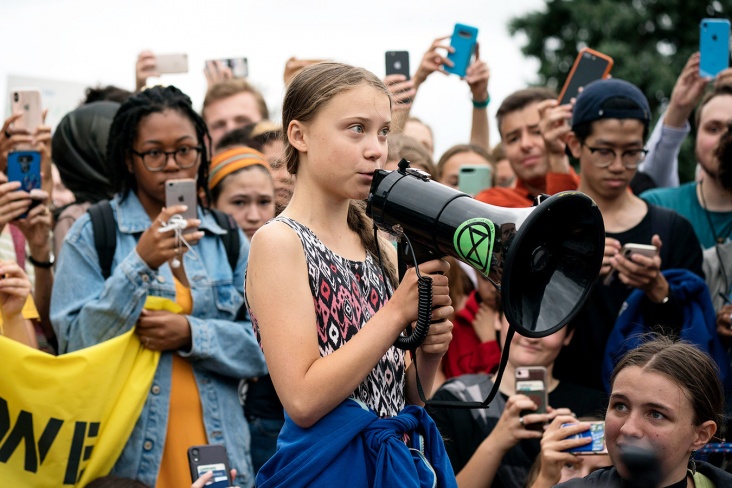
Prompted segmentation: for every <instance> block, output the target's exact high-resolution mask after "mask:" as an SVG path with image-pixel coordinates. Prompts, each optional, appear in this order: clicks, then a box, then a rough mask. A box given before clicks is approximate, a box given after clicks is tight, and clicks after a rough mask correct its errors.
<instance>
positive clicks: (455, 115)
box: [0, 0, 544, 160]
mask: <svg viewBox="0 0 732 488" xmlns="http://www.w3.org/2000/svg"><path fill="white" fill-rule="evenodd" d="M543 5H544V2H543V0H520V1H517V2H498V1H486V0H460V1H458V2H445V1H438V0H421V1H414V0H409V1H401V2H400V1H386V0H372V1H371V2H343V1H335V0H308V1H298V2H295V1H292V0H288V1H286V0H269V1H261V2H252V1H249V0H246V1H245V0H207V1H206V2H201V1H199V0H176V1H162V0H126V1H125V2H101V1H99V0H3V1H2V3H1V4H0V18H3V19H5V22H3V27H2V29H0V40H2V45H3V46H5V47H6V48H5V49H4V52H3V55H2V62H0V83H2V84H3V85H5V88H6V90H5V91H6V92H7V91H8V90H9V89H11V88H13V87H9V86H8V83H7V80H8V77H9V76H12V77H16V78H17V77H29V78H43V79H54V80H59V81H65V82H74V83H76V84H79V83H80V84H84V85H88V86H94V85H97V84H101V85H108V84H112V85H117V86H120V87H122V88H126V89H130V90H131V89H133V88H134V66H135V61H136V59H137V54H138V53H139V52H140V51H142V50H145V49H150V50H152V51H153V52H156V53H159V54H163V53H187V54H188V59H189V73H187V74H179V75H165V76H164V77H162V78H161V79H160V81H161V82H163V83H166V84H173V85H176V86H178V87H179V88H180V89H181V90H183V91H184V92H186V93H187V94H188V95H189V96H190V97H191V99H192V100H193V103H194V106H195V107H196V108H200V106H201V103H202V101H203V96H204V94H205V90H206V81H205V78H204V76H203V65H204V62H205V60H206V59H211V58H227V57H247V58H248V61H249V73H250V76H249V80H250V81H251V82H252V83H253V84H254V85H255V86H257V87H258V88H259V89H261V90H262V92H263V94H264V96H265V99H266V101H267V103H268V105H269V108H270V112H271V113H272V118H273V119H274V120H279V118H280V115H279V110H280V108H281V99H282V96H283V94H284V84H283V81H282V72H283V69H284V65H285V61H286V60H287V59H288V58H289V57H291V56H295V57H298V58H316V59H323V58H327V59H332V60H335V61H341V62H346V63H350V64H353V65H357V66H362V67H364V68H366V69H369V70H371V71H373V72H374V73H375V74H377V75H378V76H379V77H383V76H384V53H385V52H386V51H409V53H410V62H411V71H412V73H414V71H415V69H416V68H417V66H418V64H419V61H420V60H421V58H422V55H423V54H424V52H425V51H426V50H427V49H428V48H429V46H430V44H431V43H432V41H433V40H434V39H436V38H437V37H442V36H448V35H450V34H451V33H452V30H453V26H454V24H455V23H458V22H459V23H463V24H468V25H472V26H475V27H477V28H478V29H479V34H478V42H479V43H480V53H481V58H483V59H485V60H486V62H487V63H488V65H489V67H490V70H491V79H490V83H489V92H490V96H491V104H490V106H489V107H488V110H489V115H490V125H491V145H493V144H495V143H497V142H498V133H497V131H496V129H495V127H494V125H495V124H494V116H495V111H496V109H497V107H498V105H499V104H500V101H501V100H502V99H503V98H504V97H505V96H507V95H508V94H510V93H511V92H512V91H514V90H517V89H519V88H523V87H525V86H527V85H528V84H529V83H531V82H534V81H536V71H537V69H538V62H537V61H535V60H532V59H528V58H525V57H524V56H523V55H522V54H521V51H520V48H521V46H522V45H523V44H524V42H525V39H524V38H523V37H522V36H515V37H511V36H509V34H508V30H507V28H506V26H507V24H508V20H509V19H510V18H512V17H513V16H516V15H521V14H524V13H526V12H529V11H533V10H540V9H542V8H543ZM446 42H449V41H446ZM72 86H76V85H72ZM8 99H9V97H8V96H7V95H6V96H3V97H0V113H2V114H7V110H8V103H7V101H8ZM68 103H69V104H70V105H69V106H70V107H71V106H73V105H74V104H75V103H76V101H69V102H68ZM471 110H472V106H471V103H470V91H469V89H468V86H467V83H465V82H464V81H462V80H460V79H459V78H458V77H457V76H455V75H449V76H445V75H442V74H440V73H434V74H433V75H431V76H430V77H429V78H428V80H427V81H426V82H425V83H424V84H423V85H422V86H421V87H420V91H419V93H418V96H417V99H416V100H415V103H414V105H413V107H412V115H414V116H417V117H419V118H421V119H422V120H424V121H425V122H426V123H428V124H429V125H430V126H431V127H432V129H433V132H434V133H435V160H437V159H438V158H439V155H440V154H441V153H442V152H444V151H445V150H446V149H447V148H449V147H450V146H452V145H454V144H459V143H465V142H467V141H468V139H469V136H470V116H471ZM51 122H54V121H51Z"/></svg>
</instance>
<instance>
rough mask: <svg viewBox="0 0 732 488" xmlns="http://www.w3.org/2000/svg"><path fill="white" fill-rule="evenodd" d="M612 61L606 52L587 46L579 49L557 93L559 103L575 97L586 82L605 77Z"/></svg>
mask: <svg viewBox="0 0 732 488" xmlns="http://www.w3.org/2000/svg"><path fill="white" fill-rule="evenodd" d="M613 63H614V61H613V58H611V57H610V56H608V55H607V54H603V53H601V52H599V51H595V50H594V49H590V48H587V47H586V48H583V49H581V50H580V52H579V53H578V54H577V57H576V58H575V60H574V64H573V65H572V69H571V70H570V71H569V75H568V76H567V79H566V81H565V82H564V86H563V87H562V91H561V92H560V94H559V105H564V104H567V103H569V102H570V101H571V100H572V99H573V98H576V97H577V95H579V92H580V88H582V87H583V86H585V85H587V84H588V83H591V82H593V81H596V80H601V79H604V78H607V77H608V75H609V74H610V70H612V68H613Z"/></svg>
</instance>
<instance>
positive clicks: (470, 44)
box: [445, 24, 478, 76]
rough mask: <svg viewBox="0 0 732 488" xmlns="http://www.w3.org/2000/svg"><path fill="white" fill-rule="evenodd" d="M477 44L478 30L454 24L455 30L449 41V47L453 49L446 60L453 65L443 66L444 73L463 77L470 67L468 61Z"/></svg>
mask: <svg viewBox="0 0 732 488" xmlns="http://www.w3.org/2000/svg"><path fill="white" fill-rule="evenodd" d="M477 42H478V28H477V27H471V26H469V25H464V24H455V30H454V31H453V33H452V39H450V46H452V47H453V48H454V49H455V52H451V53H449V54H448V55H447V59H449V60H450V61H452V62H453V63H454V64H453V66H452V67H450V66H447V65H445V71H446V72H448V73H453V74H455V75H458V76H465V72H466V71H467V69H468V66H470V59H471V58H472V57H473V53H474V52H475V44H476V43H477Z"/></svg>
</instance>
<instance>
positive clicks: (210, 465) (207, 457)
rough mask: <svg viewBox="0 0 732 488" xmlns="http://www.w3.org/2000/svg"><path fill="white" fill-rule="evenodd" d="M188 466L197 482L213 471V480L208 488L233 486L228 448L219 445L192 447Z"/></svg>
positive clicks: (192, 477)
mask: <svg viewBox="0 0 732 488" xmlns="http://www.w3.org/2000/svg"><path fill="white" fill-rule="evenodd" d="M188 466H189V467H190V470H191V480H192V481H196V480H197V479H198V478H200V477H201V476H203V475H204V474H205V473H207V472H209V471H213V473H214V474H213V478H211V480H210V481H209V482H207V483H206V485H205V486H207V487H208V488H229V487H230V486H232V484H233V480H231V479H230V475H229V473H230V472H231V468H230V467H229V457H228V456H227V455H226V448H225V447H224V446H220V445H217V444H207V445H204V446H192V447H190V448H189V449H188Z"/></svg>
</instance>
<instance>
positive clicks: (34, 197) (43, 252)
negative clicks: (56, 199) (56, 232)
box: [15, 190, 53, 261]
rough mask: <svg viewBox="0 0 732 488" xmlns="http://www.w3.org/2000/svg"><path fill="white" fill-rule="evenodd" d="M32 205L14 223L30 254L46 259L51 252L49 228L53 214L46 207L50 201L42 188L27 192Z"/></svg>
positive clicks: (41, 259)
mask: <svg viewBox="0 0 732 488" xmlns="http://www.w3.org/2000/svg"><path fill="white" fill-rule="evenodd" d="M29 196H30V198H31V202H32V203H33V204H35V206H34V207H32V208H30V210H28V214H27V215H26V217H24V218H22V219H18V220H17V221H16V222H15V225H16V226H17V227H18V229H20V231H21V232H23V235H24V236H25V239H26V241H27V242H28V247H29V248H30V255H31V256H33V257H34V258H35V259H37V260H39V261H47V260H48V257H49V254H50V252H51V228H52V227H53V215H52V213H51V210H50V209H49V208H48V203H49V202H50V201H51V200H50V197H49V195H48V193H46V192H45V191H43V190H31V192H30V194H29Z"/></svg>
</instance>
